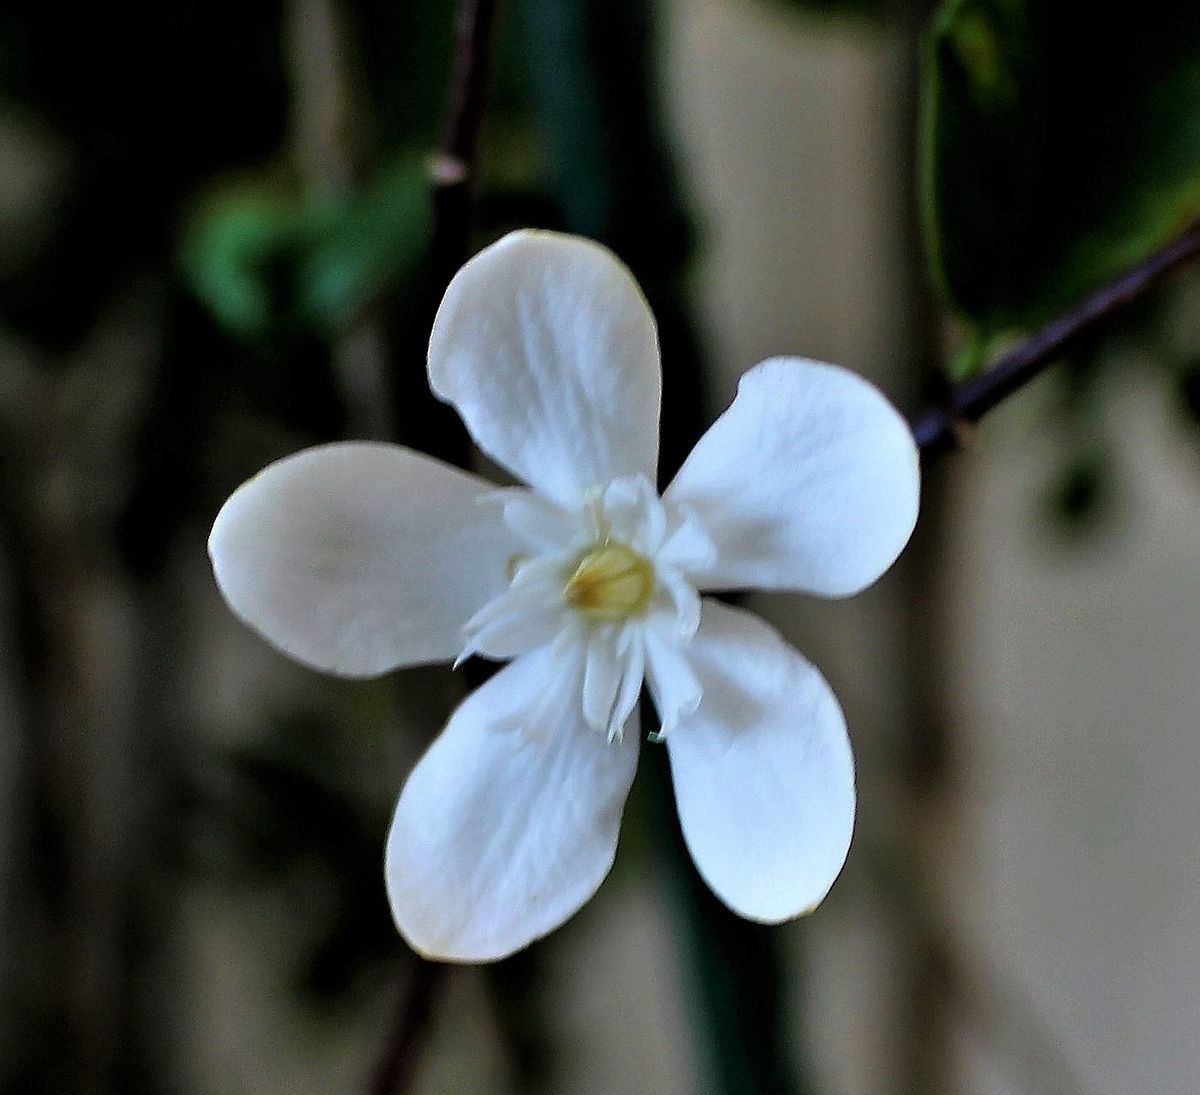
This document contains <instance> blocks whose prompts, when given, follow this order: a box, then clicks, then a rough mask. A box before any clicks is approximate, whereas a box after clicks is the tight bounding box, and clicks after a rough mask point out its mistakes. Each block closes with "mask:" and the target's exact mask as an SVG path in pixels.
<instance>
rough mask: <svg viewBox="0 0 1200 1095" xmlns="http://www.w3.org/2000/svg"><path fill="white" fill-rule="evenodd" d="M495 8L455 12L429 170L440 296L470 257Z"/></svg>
mask: <svg viewBox="0 0 1200 1095" xmlns="http://www.w3.org/2000/svg"><path fill="white" fill-rule="evenodd" d="M496 2H497V0H461V3H460V4H459V9H458V20H457V30H456V36H455V45H454V61H453V68H452V70H451V74H450V94H449V97H448V98H447V101H446V114H445V117H444V118H443V119H442V134H441V139H440V140H439V141H438V147H437V152H436V153H435V154H434V157H433V162H432V164H431V166H430V184H431V186H432V187H433V210H434V226H433V241H432V245H431V248H430V250H431V256H430V258H431V262H432V267H433V269H432V273H433V275H434V282H435V284H437V286H438V295H439V296H440V295H441V290H442V289H444V288H445V286H446V284H447V283H448V282H449V280H450V278H452V277H453V276H454V273H455V271H456V270H457V269H458V268H459V267H460V266H461V265H462V264H463V262H464V261H466V258H467V253H468V245H469V239H470V227H471V221H472V215H471V214H472V210H471V197H472V192H473V189H474V185H475V175H476V167H477V164H478V159H479V135H480V132H481V131H482V129H483V116H484V105H485V101H486V90H487V79H488V69H489V67H490V58H491V49H490V45H491V39H492V30H493V27H494V26H495V22H496Z"/></svg>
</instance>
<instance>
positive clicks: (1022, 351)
mask: <svg viewBox="0 0 1200 1095" xmlns="http://www.w3.org/2000/svg"><path fill="white" fill-rule="evenodd" d="M1198 257H1200V224H1193V225H1192V226H1191V227H1189V228H1188V229H1187V231H1186V232H1184V233H1183V234H1182V235H1181V236H1180V237H1179V238H1178V239H1177V240H1175V241H1174V242H1173V243H1169V244H1167V246H1166V247H1163V248H1161V249H1159V250H1158V251H1155V252H1154V253H1153V254H1152V255H1150V256H1149V257H1148V258H1146V259H1145V260H1143V261H1142V262H1140V263H1138V264H1137V265H1136V266H1134V267H1132V268H1130V269H1129V270H1127V271H1126V272H1125V273H1124V274H1122V275H1121V276H1120V277H1118V278H1116V279H1115V280H1114V281H1112V282H1110V283H1109V284H1107V285H1105V286H1102V287H1101V288H1100V289H1097V290H1096V291H1095V292H1094V293H1092V294H1091V295H1090V296H1088V297H1086V298H1084V300H1082V301H1080V303H1079V304H1078V305H1076V306H1075V307H1074V308H1072V309H1071V310H1070V311H1069V312H1065V313H1064V314H1063V315H1061V316H1059V317H1058V318H1057V319H1054V320H1052V321H1051V322H1049V323H1047V324H1046V325H1045V326H1044V327H1043V328H1042V329H1041V330H1040V331H1037V332H1035V333H1034V334H1032V335H1031V336H1030V337H1029V338H1027V339H1025V340H1024V341H1023V342H1021V343H1019V344H1018V345H1016V346H1015V347H1013V348H1012V349H1011V350H1009V351H1008V352H1007V353H1005V354H1002V355H1001V356H1000V357H999V358H997V360H996V361H995V363H994V364H993V365H992V366H991V367H990V368H989V369H987V370H985V371H984V372H982V373H980V374H979V375H978V376H974V377H971V378H970V379H969V380H964V381H963V382H962V383H961V384H957V385H955V386H954V387H953V388H951V389H950V390H949V392H948V393H947V394H946V397H945V398H944V399H942V400H940V401H939V402H938V405H937V406H936V407H934V408H933V409H931V410H928V411H926V412H925V413H924V414H923V415H921V416H920V417H918V418H916V419H914V420H913V435H914V436H915V437H916V439H917V444H918V446H920V449H921V453H922V455H923V456H924V457H925V458H926V459H928V458H930V457H933V456H939V455H941V454H942V453H945V452H949V451H951V450H953V449H954V448H956V447H957V446H958V445H959V443H960V441H961V438H962V436H963V433H964V432H965V430H966V429H968V428H969V427H970V426H972V425H973V424H974V423H976V422H978V421H979V419H981V418H982V417H983V416H984V415H985V414H987V412H988V411H990V410H992V409H993V408H994V407H996V406H998V405H999V404H1000V403H1002V402H1003V401H1004V400H1005V399H1007V398H1008V397H1009V396H1010V395H1012V394H1013V393H1014V392H1016V391H1019V390H1020V389H1021V388H1023V387H1024V386H1025V385H1026V384H1028V383H1029V381H1031V380H1033V379H1034V378H1035V377H1037V376H1039V375H1041V373H1042V372H1043V371H1044V370H1045V369H1046V368H1047V367H1048V366H1050V365H1053V364H1054V363H1055V362H1056V361H1059V360H1060V359H1061V358H1063V357H1064V356H1065V355H1066V354H1067V353H1068V352H1069V351H1071V350H1072V349H1074V348H1075V347H1077V346H1078V345H1079V344H1080V343H1082V342H1085V341H1087V340H1088V339H1091V338H1095V337H1096V336H1097V335H1098V334H1099V333H1100V332H1101V331H1102V330H1103V329H1104V328H1105V327H1107V326H1108V325H1109V324H1110V323H1111V322H1112V321H1113V320H1114V319H1116V318H1117V317H1119V316H1120V315H1121V314H1122V313H1123V312H1125V311H1126V310H1127V309H1128V308H1129V307H1130V306H1131V305H1133V304H1135V303H1136V302H1138V301H1140V300H1141V299H1142V298H1143V297H1145V296H1146V295H1147V294H1148V293H1149V292H1150V291H1151V290H1152V289H1155V288H1156V287H1157V286H1158V285H1160V284H1161V283H1162V282H1163V281H1164V280H1165V279H1166V278H1167V277H1169V276H1170V275H1171V274H1173V273H1175V272H1176V271H1178V270H1180V269H1182V268H1183V267H1184V266H1186V265H1188V264H1189V263H1191V262H1194V261H1195V260H1196V259H1197V258H1198Z"/></svg>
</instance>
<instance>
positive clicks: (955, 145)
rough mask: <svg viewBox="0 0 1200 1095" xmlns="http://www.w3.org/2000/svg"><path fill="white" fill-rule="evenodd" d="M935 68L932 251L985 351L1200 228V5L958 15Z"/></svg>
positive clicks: (974, 9) (1060, 4)
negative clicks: (1193, 226) (1193, 225)
mask: <svg viewBox="0 0 1200 1095" xmlns="http://www.w3.org/2000/svg"><path fill="white" fill-rule="evenodd" d="M926 67H927V70H926V79H925V89H924V90H925V102H924V118H925V145H924V149H923V163H922V175H923V178H922V184H923V205H924V215H925V225H926V242H927V247H928V251H929V254H930V258H931V261H932V264H933V268H934V271H935V274H936V276H937V278H938V279H939V282H940V285H941V288H942V291H943V293H944V296H945V298H946V300H947V301H948V302H949V303H950V304H951V305H952V306H953V307H955V308H956V309H957V310H958V311H960V312H961V313H962V314H963V315H964V317H966V318H967V319H968V320H970V321H972V322H973V324H974V325H975V326H976V328H977V335H978V337H980V338H981V339H983V340H991V339H994V338H996V337H998V336H1002V335H1003V334H1005V333H1006V332H1012V331H1015V330H1019V329H1027V328H1029V327H1031V326H1034V325H1036V324H1038V323H1040V322H1042V321H1044V320H1045V319H1047V318H1049V317H1050V316H1052V315H1053V314H1055V313H1056V312H1059V311H1061V310H1063V309H1065V308H1067V307H1069V306H1070V305H1071V304H1073V303H1075V302H1076V301H1078V300H1079V298H1080V297H1082V296H1083V295H1085V294H1086V293H1088V292H1090V291H1091V290H1093V289H1095V288H1097V287H1098V286H1100V285H1101V284H1103V283H1104V282H1106V281H1108V280H1110V279H1111V278H1113V277H1114V276H1116V275H1117V274H1118V273H1119V272H1121V271H1122V270H1124V269H1126V268H1127V267H1129V266H1131V265H1133V264H1134V263H1136V262H1138V261H1139V260H1140V259H1142V258H1144V257H1145V256H1146V255H1147V254H1149V253H1150V252H1151V251H1152V250H1154V249H1155V248H1157V247H1160V246H1162V245H1163V244H1164V243H1166V242H1168V241H1169V240H1170V239H1171V238H1172V237H1174V236H1175V235H1177V234H1179V232H1180V231H1181V230H1182V229H1183V228H1184V227H1185V226H1186V225H1187V224H1188V223H1189V222H1190V221H1191V220H1193V219H1194V218H1195V217H1197V216H1198V215H1200V4H1195V3H1179V2H1178V0H1143V2H1141V3H1137V4H1132V3H1117V4H1111V5H1105V4H1095V3H1093V2H1090V0H1038V2H1034V0H948V2H947V3H945V4H944V5H943V7H942V8H941V10H940V12H939V13H938V15H937V17H936V19H935V22H934V25H933V28H932V31H931V35H930V40H929V42H928V51H927V55H926Z"/></svg>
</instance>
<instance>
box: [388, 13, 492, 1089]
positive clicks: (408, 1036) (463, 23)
mask: <svg viewBox="0 0 1200 1095" xmlns="http://www.w3.org/2000/svg"><path fill="white" fill-rule="evenodd" d="M495 16H496V0H461V3H460V5H459V10H458V18H457V24H456V31H455V35H456V37H455V48H454V62H453V68H452V71H451V75H450V92H449V96H448V99H447V102H446V115H445V118H444V119H443V123H442V134H441V139H440V141H439V143H438V148H437V152H436V153H435V155H434V158H433V161H432V164H431V166H430V186H431V188H432V191H433V210H434V225H433V236H432V239H431V241H430V247H429V260H430V268H431V274H432V279H431V283H432V285H433V286H434V287H435V289H436V291H437V295H438V297H439V298H440V296H441V293H442V291H443V290H444V289H445V287H446V285H447V284H448V282H449V281H450V278H451V277H452V276H453V275H454V273H455V271H456V270H457V269H458V268H459V267H460V266H461V265H462V264H463V263H464V262H465V261H466V259H467V257H468V248H469V242H470V233H471V223H472V220H473V209H472V196H473V188H474V183H475V175H476V165H477V161H478V157H479V135H480V132H481V130H482V128H483V117H484V103H485V98H486V95H485V93H486V88H487V77H488V68H489V61H490V56H491V39H492V31H493V28H494V26H495ZM435 303H436V302H435ZM431 315H432V312H431ZM443 444H444V445H445V447H446V449H447V451H446V452H444V453H442V454H441V455H443V456H446V457H447V458H450V459H454V461H455V462H456V463H463V464H465V463H466V461H467V460H469V452H470V450H469V447H468V446H467V444H466V439H465V436H464V437H462V438H461V443H459V439H456V438H453V437H451V438H443ZM447 969H448V967H446V966H444V965H442V964H440V963H435V962H429V961H426V960H425V959H423V958H418V957H416V956H414V957H413V966H412V973H411V976H410V977H409V979H408V980H407V981H406V983H405V984H404V985H403V986H402V987H401V993H400V999H399V1001H398V1003H397V1006H396V1011H395V1015H394V1017H393V1019H392V1023H391V1027H390V1030H389V1034H388V1039H387V1042H386V1044H385V1045H384V1047H383V1051H382V1053H381V1054H380V1057H379V1060H378V1062H377V1063H376V1066H375V1069H374V1071H373V1073H372V1077H371V1084H370V1087H369V1089H368V1090H369V1093H370V1095H400V1093H401V1092H404V1091H407V1090H409V1089H410V1088H411V1086H412V1082H413V1079H414V1077H415V1074H416V1069H415V1064H416V1061H417V1059H418V1056H419V1052H420V1047H421V1042H422V1040H423V1038H424V1036H425V1034H426V1033H427V1032H428V1030H429V1026H430V1022H429V1021H430V1016H431V1012H432V1008H433V1002H434V997H435V995H436V993H437V990H438V988H439V986H440V985H441V984H442V983H443V982H444V981H445V977H446V971H447Z"/></svg>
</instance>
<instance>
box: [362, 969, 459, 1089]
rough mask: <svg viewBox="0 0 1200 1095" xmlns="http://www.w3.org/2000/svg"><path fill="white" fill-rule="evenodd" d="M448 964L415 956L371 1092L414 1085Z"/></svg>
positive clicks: (376, 1067) (373, 1075)
mask: <svg viewBox="0 0 1200 1095" xmlns="http://www.w3.org/2000/svg"><path fill="white" fill-rule="evenodd" d="M446 969H447V967H446V966H443V965H440V964H439V963H436V962H426V961H425V960H424V959H421V958H415V959H414V961H413V964H412V969H411V972H410V974H409V977H408V979H407V980H406V981H405V983H404V985H403V987H402V990H401V992H400V997H399V999H398V1000H397V1002H396V1010H395V1014H394V1015H393V1017H392V1023H391V1027H390V1033H389V1035H388V1040H387V1043H386V1044H385V1045H384V1047H383V1052H382V1053H381V1054H380V1056H379V1060H378V1061H377V1062H376V1064H375V1070H374V1072H373V1073H372V1075H371V1080H370V1084H369V1085H368V1087H367V1091H368V1093H369V1095H399V1093H400V1092H403V1091H408V1090H409V1089H410V1088H411V1087H412V1083H413V1080H414V1079H415V1077H416V1073H417V1068H416V1066H417V1063H418V1061H419V1060H420V1049H421V1040H422V1038H423V1037H424V1035H425V1034H426V1032H427V1031H428V1030H429V1020H430V1017H431V1016H432V1014H433V1002H434V998H435V997H436V996H437V992H438V989H439V987H440V986H441V984H442V982H443V981H444V980H445V973H446Z"/></svg>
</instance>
